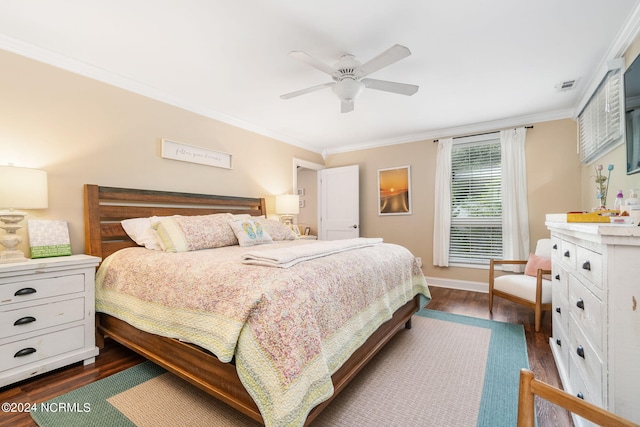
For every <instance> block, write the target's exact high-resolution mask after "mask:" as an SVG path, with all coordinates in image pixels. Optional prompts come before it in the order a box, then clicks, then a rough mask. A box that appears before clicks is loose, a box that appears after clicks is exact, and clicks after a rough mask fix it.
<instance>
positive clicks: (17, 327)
mask: <svg viewBox="0 0 640 427" xmlns="http://www.w3.org/2000/svg"><path fill="white" fill-rule="evenodd" d="M82 319H84V298H82V297H81V298H74V299H71V300H64V301H57V302H52V303H48V304H39V305H32V306H30V307H24V308H20V309H17V310H7V311H2V312H0V339H2V338H6V337H10V336H13V335H18V334H22V333H26V332H31V331H37V330H40V329H45V328H50V327H52V326H57V325H62V324H65V323H69V322H75V321H78V320H82Z"/></svg>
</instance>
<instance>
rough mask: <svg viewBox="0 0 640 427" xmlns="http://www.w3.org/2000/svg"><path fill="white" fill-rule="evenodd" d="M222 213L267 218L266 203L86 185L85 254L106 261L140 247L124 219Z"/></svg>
mask: <svg viewBox="0 0 640 427" xmlns="http://www.w3.org/2000/svg"><path fill="white" fill-rule="evenodd" d="M223 212H230V213H232V214H240V213H245V214H250V215H253V216H256V215H266V206H265V200H264V198H251V197H232V196H212V195H208V194H192V193H177V192H167V191H154V190H136V189H131V188H116V187H101V186H98V185H93V184H85V186H84V239H85V252H86V253H87V254H89V255H95V256H98V257H100V258H102V259H104V258H105V257H107V256H109V255H111V254H112V253H114V252H115V251H117V250H119V249H122V248H127V247H131V246H137V245H136V243H135V242H134V241H133V240H131V238H130V237H129V236H127V233H125V231H124V229H123V228H122V225H121V224H120V221H121V220H123V219H129V218H145V217H150V216H154V215H158V216H168V215H207V214H213V213H223Z"/></svg>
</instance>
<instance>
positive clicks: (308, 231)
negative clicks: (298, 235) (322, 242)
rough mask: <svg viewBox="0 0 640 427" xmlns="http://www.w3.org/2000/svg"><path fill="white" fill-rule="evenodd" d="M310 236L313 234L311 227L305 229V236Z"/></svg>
mask: <svg viewBox="0 0 640 427" xmlns="http://www.w3.org/2000/svg"><path fill="white" fill-rule="evenodd" d="M310 234H311V227H305V228H304V235H305V236H308V235H310Z"/></svg>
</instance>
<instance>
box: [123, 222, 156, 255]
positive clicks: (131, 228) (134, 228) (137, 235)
mask: <svg viewBox="0 0 640 427" xmlns="http://www.w3.org/2000/svg"><path fill="white" fill-rule="evenodd" d="M162 218H164V217H161V216H152V217H151V218H132V219H125V220H122V221H120V224H122V228H124V231H125V232H126V233H127V235H128V236H129V237H131V240H133V241H134V242H136V243H137V244H138V245H139V246H144V247H145V248H147V249H152V250H154V251H161V250H162V247H161V246H160V239H159V238H158V232H157V231H156V230H154V229H153V228H152V227H151V224H153V223H154V222H158V221H160V220H161V219H162Z"/></svg>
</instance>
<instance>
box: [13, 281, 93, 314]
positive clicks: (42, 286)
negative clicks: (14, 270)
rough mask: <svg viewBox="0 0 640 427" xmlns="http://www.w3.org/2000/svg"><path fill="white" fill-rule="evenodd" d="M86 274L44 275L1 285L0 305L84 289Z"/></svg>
mask: <svg viewBox="0 0 640 427" xmlns="http://www.w3.org/2000/svg"><path fill="white" fill-rule="evenodd" d="M84 276H85V275H84V274H73V275H68V276H58V277H42V278H38V279H31V280H21V281H14V282H10V283H7V284H4V285H0V307H1V306H4V305H7V304H15V303H18V302H25V301H34V300H38V299H42V298H48V297H52V296H56V295H65V294H72V293H76V292H83V291H84V281H85V277H84Z"/></svg>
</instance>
